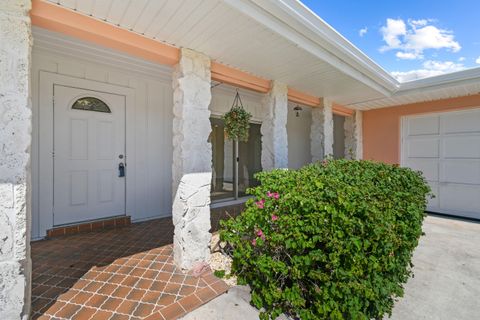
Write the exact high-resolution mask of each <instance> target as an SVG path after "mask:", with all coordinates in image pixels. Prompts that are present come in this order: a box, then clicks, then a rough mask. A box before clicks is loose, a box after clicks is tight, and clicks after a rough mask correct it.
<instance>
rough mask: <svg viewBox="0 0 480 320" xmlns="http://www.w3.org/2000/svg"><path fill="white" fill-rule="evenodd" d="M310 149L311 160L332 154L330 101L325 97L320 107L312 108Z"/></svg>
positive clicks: (317, 159)
mask: <svg viewBox="0 0 480 320" xmlns="http://www.w3.org/2000/svg"><path fill="white" fill-rule="evenodd" d="M310 150H311V153H312V162H316V161H321V160H323V159H324V158H325V157H326V156H329V155H333V112H332V103H331V102H330V101H329V100H327V99H324V100H323V107H322V108H312V125H311V127H310Z"/></svg>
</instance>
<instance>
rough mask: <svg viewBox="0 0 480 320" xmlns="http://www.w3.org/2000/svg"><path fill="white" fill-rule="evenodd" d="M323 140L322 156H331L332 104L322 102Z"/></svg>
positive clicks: (325, 101)
mask: <svg viewBox="0 0 480 320" xmlns="http://www.w3.org/2000/svg"><path fill="white" fill-rule="evenodd" d="M323 139H324V146H323V147H324V150H323V154H324V156H332V155H333V111H332V102H331V101H330V100H327V99H324V100H323Z"/></svg>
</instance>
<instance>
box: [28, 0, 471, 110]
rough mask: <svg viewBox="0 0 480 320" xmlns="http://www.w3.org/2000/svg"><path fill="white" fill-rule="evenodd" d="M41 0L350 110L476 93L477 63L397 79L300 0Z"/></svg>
mask: <svg viewBox="0 0 480 320" xmlns="http://www.w3.org/2000/svg"><path fill="white" fill-rule="evenodd" d="M37 1H42V0H37ZM46 1H47V2H50V3H55V4H58V5H60V6H62V7H64V8H67V9H72V10H75V11H76V12H78V13H80V14H82V15H85V16H89V17H93V18H95V19H98V20H101V21H104V22H107V23H109V24H111V25H115V26H117V27H119V28H121V29H124V30H128V31H130V32H133V33H136V34H140V35H142V36H144V37H147V38H149V39H153V40H156V41H158V42H160V43H166V44H169V45H172V46H175V47H186V48H191V49H194V50H196V51H200V52H203V53H205V54H207V55H209V56H210V57H211V58H212V59H213V60H214V61H216V62H219V63H222V64H225V65H228V66H231V67H233V68H236V69H240V70H242V71H245V72H247V73H250V74H253V75H255V76H258V77H261V78H264V79H272V80H278V81H281V82H284V83H286V84H287V85H288V86H289V87H290V88H293V89H296V90H298V91H299V92H304V93H307V94H309V95H312V96H314V97H324V98H329V99H331V100H333V101H335V102H336V103H337V104H340V105H343V106H346V107H348V108H351V109H359V110H368V109H374V108H383V107H388V106H395V105H402V104H406V103H414V102H423V101H430V100H438V99H445V98H451V97H458V96H464V95H471V94H477V93H478V92H480V68H476V69H471V70H464V71H460V72H458V73H454V74H448V75H442V76H437V77H431V78H427V79H422V80H417V81H412V82H409V83H398V82H397V81H396V80H395V79H393V77H392V76H391V75H390V74H388V73H387V72H386V71H385V70H383V69H382V68H381V67H379V66H378V65H377V64H375V62H373V61H372V60H371V59H370V58H369V57H368V56H366V55H365V54H363V53H362V52H361V51H360V50H358V49H357V48H356V47H355V46H353V45H352V44H351V43H350V42H349V41H348V40H346V39H345V38H343V37H342V36H341V35H340V34H339V33H337V32H336V31H335V30H334V29H333V28H331V27H330V26H329V25H328V24H326V23H325V22H324V21H322V20H321V19H319V18H318V17H317V16H316V15H315V14H314V13H313V12H311V11H310V10H309V9H308V8H306V7H305V6H303V5H302V4H301V3H300V2H299V1H297V0H275V1H273V0H270V1H267V0H117V1H114V0H46Z"/></svg>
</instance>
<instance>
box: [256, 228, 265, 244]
mask: <svg viewBox="0 0 480 320" xmlns="http://www.w3.org/2000/svg"><path fill="white" fill-rule="evenodd" d="M257 236H259V237H260V238H262V240H263V241H265V235H264V234H263V231H262V229H258V230H257Z"/></svg>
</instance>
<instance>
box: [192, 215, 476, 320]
mask: <svg viewBox="0 0 480 320" xmlns="http://www.w3.org/2000/svg"><path fill="white" fill-rule="evenodd" d="M423 230H424V231H425V233H426V235H425V236H423V237H422V238H421V240H420V245H419V247H418V248H417V250H416V251H415V253H414V257H413V263H414V265H415V267H414V272H415V277H414V278H412V279H410V281H409V282H408V283H407V285H406V287H405V297H404V298H401V299H400V300H399V301H398V302H397V304H396V305H395V308H394V311H393V315H392V318H391V319H394V320H400V319H401V320H420V319H432V320H433V319H435V320H441V319H445V320H447V319H448V320H451V319H456V320H471V319H479V317H480V224H479V223H473V222H465V221H460V220H454V219H448V218H441V217H436V216H429V217H427V218H426V220H425V223H424V227H423ZM249 300H250V297H249V294H248V290H247V289H246V288H244V287H235V288H232V289H230V291H229V292H228V293H226V294H224V295H222V296H220V297H218V298H216V299H214V300H212V301H210V302H209V303H207V304H206V305H203V306H202V307H200V308H198V309H196V310H194V311H193V312H191V313H189V314H188V315H187V316H185V317H184V318H183V319H184V320H203V319H212V320H214V319H215V320H248V319H258V311H257V310H256V309H255V308H253V307H252V306H250V304H249V303H248V301H249ZM385 319H388V317H386V318H385Z"/></svg>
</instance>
